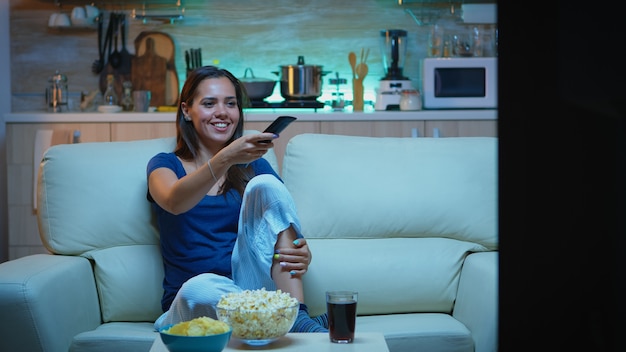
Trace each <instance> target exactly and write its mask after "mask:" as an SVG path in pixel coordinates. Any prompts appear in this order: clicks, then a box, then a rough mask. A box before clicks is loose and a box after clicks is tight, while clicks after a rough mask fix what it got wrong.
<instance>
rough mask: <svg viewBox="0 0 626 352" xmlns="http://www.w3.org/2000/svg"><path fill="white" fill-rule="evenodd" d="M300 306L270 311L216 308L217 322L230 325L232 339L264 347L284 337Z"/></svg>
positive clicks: (297, 304) (295, 305)
mask: <svg viewBox="0 0 626 352" xmlns="http://www.w3.org/2000/svg"><path fill="white" fill-rule="evenodd" d="M299 306H300V304H299V303H297V302H296V304H294V305H292V306H290V307H283V308H276V309H271V310H247V309H237V308H235V309H225V308H220V307H219V306H218V307H217V317H218V319H219V320H221V321H223V322H225V323H226V324H228V325H230V326H231V328H232V337H233V338H236V339H238V340H240V341H241V342H243V343H245V344H247V345H250V346H264V345H267V344H269V343H271V342H274V341H276V340H278V339H279V338H280V337H281V336H284V335H286V334H287V333H288V332H289V330H290V329H291V327H292V326H293V324H294V323H295V321H296V318H297V316H298V309H299Z"/></svg>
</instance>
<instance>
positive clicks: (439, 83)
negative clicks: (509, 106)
mask: <svg viewBox="0 0 626 352" xmlns="http://www.w3.org/2000/svg"><path fill="white" fill-rule="evenodd" d="M422 98H423V107H424V109H494V108H497V107H498V61H497V58H496V57H450V58H426V59H423V60H422Z"/></svg>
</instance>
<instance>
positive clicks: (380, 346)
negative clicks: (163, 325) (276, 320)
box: [150, 332, 389, 352]
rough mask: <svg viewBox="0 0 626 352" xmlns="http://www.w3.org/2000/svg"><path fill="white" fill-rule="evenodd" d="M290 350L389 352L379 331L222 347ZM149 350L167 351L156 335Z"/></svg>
mask: <svg viewBox="0 0 626 352" xmlns="http://www.w3.org/2000/svg"><path fill="white" fill-rule="evenodd" d="M259 350H263V351H285V352H288V351H291V352H333V351H341V352H389V348H388V347H387V343H386V342H385V336H383V334H382V333H379V332H364V333H358V332H357V333H356V334H355V336H354V342H352V343H347V344H338V343H332V342H330V340H329V339H328V333H289V334H287V335H285V336H283V337H281V338H280V339H278V340H276V341H274V342H272V343H271V344H269V345H267V346H262V347H255V346H248V345H246V344H244V343H242V342H239V341H237V340H236V339H231V340H230V342H229V343H228V346H226V348H225V349H224V351H225V352H228V351H259ZM150 352H168V351H167V348H166V347H165V345H164V344H163V341H161V336H158V335H157V337H156V339H155V340H154V343H153V344H152V348H150Z"/></svg>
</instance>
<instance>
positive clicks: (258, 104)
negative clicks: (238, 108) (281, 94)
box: [250, 100, 324, 110]
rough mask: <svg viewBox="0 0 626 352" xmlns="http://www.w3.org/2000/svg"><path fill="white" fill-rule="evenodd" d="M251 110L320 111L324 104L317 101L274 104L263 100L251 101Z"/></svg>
mask: <svg viewBox="0 0 626 352" xmlns="http://www.w3.org/2000/svg"><path fill="white" fill-rule="evenodd" d="M250 107H251V108H269V109H281V108H287V109H315V110H317V109H321V108H323V107H324V103H322V102H320V101H317V100H283V101H276V102H267V101H265V100H260V101H259V100H256V101H254V100H251V101H250Z"/></svg>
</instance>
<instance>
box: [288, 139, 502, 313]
mask: <svg viewBox="0 0 626 352" xmlns="http://www.w3.org/2000/svg"><path fill="white" fill-rule="evenodd" d="M282 178H283V180H284V181H285V185H286V186H287V188H288V189H289V191H290V193H291V194H292V196H293V198H294V201H295V203H296V208H297V211H298V214H299V216H300V220H301V227H302V232H303V234H304V236H305V237H306V238H307V243H308V244H309V247H310V248H311V251H312V252H313V261H312V263H311V266H310V267H309V270H308V271H307V274H306V275H305V276H304V277H303V282H304V290H305V292H304V293H305V299H306V303H307V305H308V306H309V312H310V313H311V314H313V315H317V314H321V313H323V312H324V311H325V310H326V305H325V300H324V297H325V296H324V291H326V290H336V289H346V290H356V291H358V292H359V303H358V305H357V312H358V314H359V315H377V314H393V313H417V312H431V313H432V312H440V313H448V314H451V313H452V311H453V309H454V304H455V301H456V298H457V291H458V284H459V278H460V276H461V271H462V268H463V263H464V259H465V257H466V256H467V255H468V254H470V253H473V252H482V251H490V250H497V246H498V234H497V139H496V138H480V137H472V138H376V137H356V136H339V135H323V134H301V135H297V136H295V137H293V138H292V139H291V140H290V141H289V143H288V145H287V149H286V154H285V157H284V159H283V173H282Z"/></svg>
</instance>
